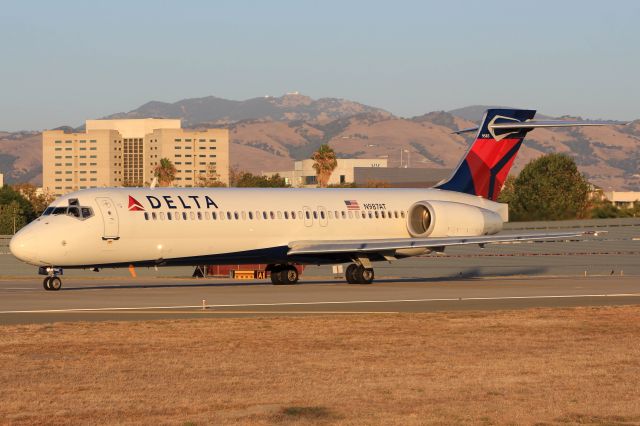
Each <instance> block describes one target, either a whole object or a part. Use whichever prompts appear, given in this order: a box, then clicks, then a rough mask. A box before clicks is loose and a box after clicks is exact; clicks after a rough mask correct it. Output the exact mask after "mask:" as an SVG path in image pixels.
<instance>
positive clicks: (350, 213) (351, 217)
mask: <svg viewBox="0 0 640 426" xmlns="http://www.w3.org/2000/svg"><path fill="white" fill-rule="evenodd" d="M342 213H344V212H342ZM349 219H353V212H352V211H351V210H349Z"/></svg>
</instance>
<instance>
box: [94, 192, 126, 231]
mask: <svg viewBox="0 0 640 426" xmlns="http://www.w3.org/2000/svg"><path fill="white" fill-rule="evenodd" d="M96 202H97V203H98V208H99V209H100V213H102V223H103V231H102V239H103V240H117V239H119V238H120V229H119V224H118V211H117V210H116V206H115V204H114V203H113V201H112V200H111V198H107V197H98V198H96Z"/></svg>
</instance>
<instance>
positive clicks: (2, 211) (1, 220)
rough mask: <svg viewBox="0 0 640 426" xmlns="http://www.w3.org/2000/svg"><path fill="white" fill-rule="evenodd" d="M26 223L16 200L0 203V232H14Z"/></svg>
mask: <svg viewBox="0 0 640 426" xmlns="http://www.w3.org/2000/svg"><path fill="white" fill-rule="evenodd" d="M26 224H27V218H26V216H25V215H24V213H23V211H22V208H21V206H20V203H18V202H17V201H16V200H12V201H11V202H10V203H9V204H2V205H0V234H2V235H9V234H15V233H16V232H17V231H18V230H19V229H20V228H22V227H23V226H25V225H26Z"/></svg>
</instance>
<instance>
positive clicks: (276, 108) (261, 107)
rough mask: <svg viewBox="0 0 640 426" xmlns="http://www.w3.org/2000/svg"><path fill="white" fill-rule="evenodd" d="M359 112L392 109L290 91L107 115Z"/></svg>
mask: <svg viewBox="0 0 640 426" xmlns="http://www.w3.org/2000/svg"><path fill="white" fill-rule="evenodd" d="M361 113H376V114H383V115H388V116H391V113H389V112H387V111H384V110H382V109H380V108H374V107H370V106H367V105H363V104H360V103H358V102H353V101H348V100H345V99H337V98H321V99H317V100H314V99H311V98H310V97H308V96H304V95H300V94H298V93H289V94H286V95H284V96H280V97H272V96H265V97H262V98H253V99H247V100H245V101H233V100H229V99H222V98H217V97H215V96H207V97H204V98H194V99H183V100H181V101H178V102H174V103H167V102H158V101H152V102H148V103H146V104H144V105H142V106H141V107H139V108H136V109H134V110H133V111H129V112H126V113H124V112H121V113H117V114H113V115H110V116H108V117H106V118H147V117H156V118H180V119H182V125H183V127H194V126H206V125H220V124H226V123H232V122H236V121H241V120H251V119H263V120H273V121H281V120H286V121H294V120H304V121H311V122H326V121H331V120H336V119H340V118H345V117H350V116H352V115H354V114H361Z"/></svg>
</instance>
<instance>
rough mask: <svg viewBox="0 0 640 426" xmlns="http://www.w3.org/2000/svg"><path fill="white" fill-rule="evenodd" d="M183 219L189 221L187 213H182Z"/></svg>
mask: <svg viewBox="0 0 640 426" xmlns="http://www.w3.org/2000/svg"><path fill="white" fill-rule="evenodd" d="M182 219H183V220H187V212H182Z"/></svg>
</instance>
